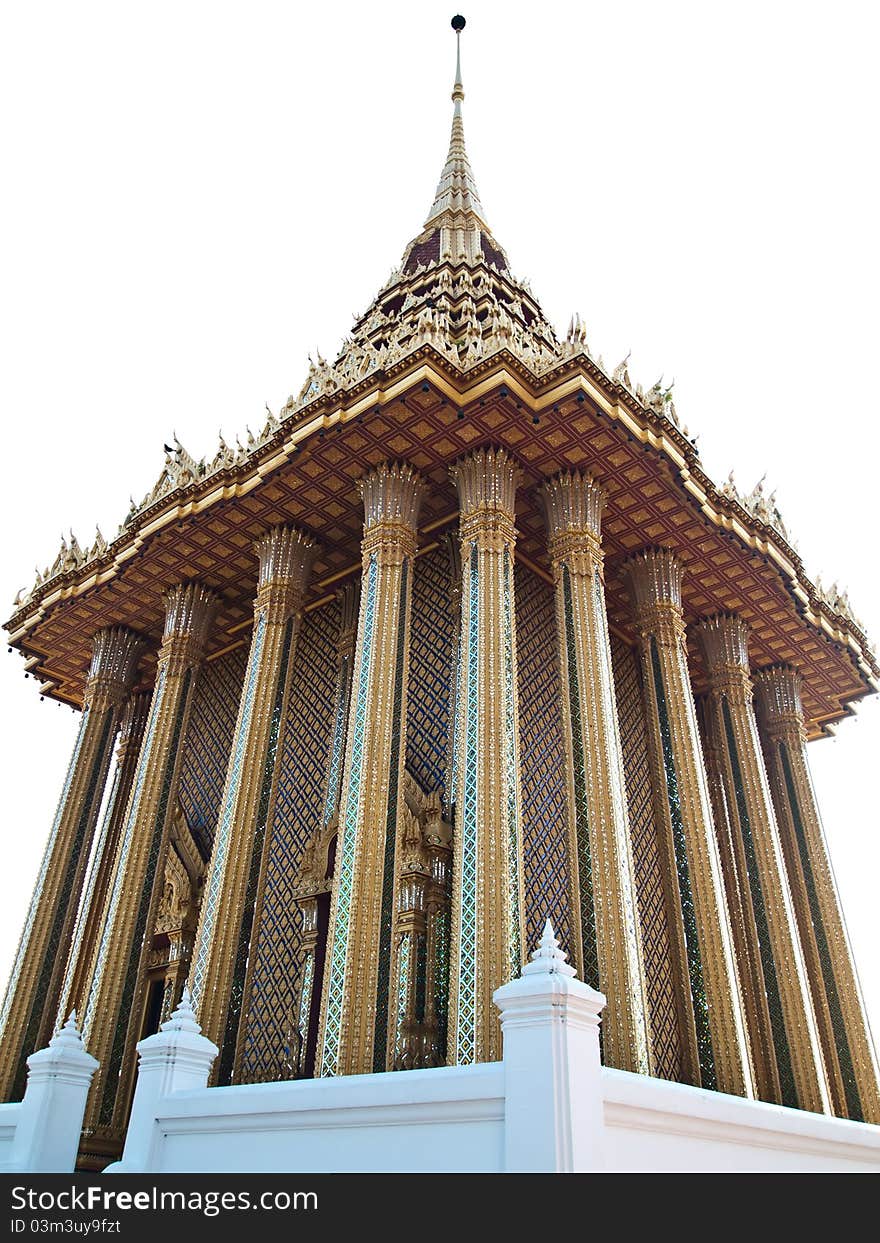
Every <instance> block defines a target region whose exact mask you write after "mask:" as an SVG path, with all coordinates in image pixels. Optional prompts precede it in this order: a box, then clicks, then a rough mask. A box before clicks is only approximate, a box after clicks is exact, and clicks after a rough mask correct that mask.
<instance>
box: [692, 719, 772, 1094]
mask: <svg viewBox="0 0 880 1243" xmlns="http://www.w3.org/2000/svg"><path fill="white" fill-rule="evenodd" d="M696 707H697V720H698V722H699V726H700V738H701V741H702V745H703V758H704V760H705V763H706V778H707V780H708V783H709V797H710V800H711V804H712V818H713V820H714V822H715V838H716V841H717V842H718V855H719V858H720V860H721V875H722V878H723V880H724V894H725V897H726V899H727V914H728V917H729V919H730V931H731V935H732V937H733V948H734V953H735V955H736V962H737V965H738V967H739V985H740V995H741V997H742V1002H743V1013H744V1018H745V1023H746V1034H747V1036H748V1041H749V1054H750V1056H751V1059H752V1068H753V1071H754V1077H755V1095H756V1096H757V1097H758V1099H759V1100H762V1101H779V1100H781V1099H782V1098H781V1094H780V1087H779V1076H778V1074H777V1070H776V1054H775V1052H774V1049H773V1029H772V1027H771V1024H770V1008H769V1006H768V1004H767V993H766V990H765V988H764V975H763V972H762V970H761V954H760V946H759V945H758V936H757V929H756V926H755V921H754V917H753V914H752V900H751V894H750V892H749V886H748V880H747V879H745V876H746V871H745V867H746V864H745V859H744V857H743V844H742V838H741V836H740V835H739V833H737V832H736V831H735V828H734V824H733V822H732V819H731V812H730V808H729V805H728V801H727V793H728V785H727V780H726V772H725V766H724V744H723V741H722V739H721V737H720V736H719V728H718V726H719V719H718V714H717V712H715V711H713V710H712V707H711V705H710V704H709V702H708V700H707V697H706V696H705V695H702V696H700V698H699V699H698V700H697V705H696Z"/></svg>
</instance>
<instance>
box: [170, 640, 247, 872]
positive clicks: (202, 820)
mask: <svg viewBox="0 0 880 1243" xmlns="http://www.w3.org/2000/svg"><path fill="white" fill-rule="evenodd" d="M248 647H249V645H248V644H247V643H244V644H242V646H241V647H237V648H236V649H235V650H234V651H232V652H227V654H226V655H225V656H221V657H220V659H219V660H212V661H210V662H209V663H208V664H206V665H203V666H202V668H201V670H200V672H199V678H198V681H197V683H196V686H195V691H194V693H193V705H192V711H191V713H190V723H189V727H188V729H187V731H186V742H185V743H184V750H183V759H182V761H181V766H180V780H179V782H178V787H177V797H178V801H179V802H180V806H181V810H182V811H183V814H184V816H185V817H186V822H187V824H188V825H189V828H190V831H191V832H192V834H193V837H194V838H195V841H196V843H197V845H198V846H199V849H200V850H201V851H202V854H203V855H204V857H206V858H207V857H208V855H209V854H210V850H211V845H212V843H213V840H214V831H215V829H216V828H217V821H218V819H219V818H220V800H221V799H222V797H223V786H224V783H225V781H226V769H227V767H228V765H229V753H230V751H231V750H232V735H233V734H234V732H235V722H236V720H237V718H238V705H239V700H240V699H241V688H242V683H243V682H244V671H245V666H246V664H247V659H248Z"/></svg>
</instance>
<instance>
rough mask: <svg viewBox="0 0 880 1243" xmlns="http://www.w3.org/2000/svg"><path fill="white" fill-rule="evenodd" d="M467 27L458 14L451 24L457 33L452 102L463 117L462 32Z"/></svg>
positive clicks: (457, 112)
mask: <svg viewBox="0 0 880 1243" xmlns="http://www.w3.org/2000/svg"><path fill="white" fill-rule="evenodd" d="M465 25H466V23H465V20H464V18H463V17H462V16H461V14H460V13H456V15H455V17H453V19H452V22H451V26H452V29H453V30H454V31H455V85H454V86H453V88H452V102H453V103H454V104H455V113H456V116H461V101H462V100H463V99H464V87H463V86H462V83H461V32H462V31H463V30H464V28H465Z"/></svg>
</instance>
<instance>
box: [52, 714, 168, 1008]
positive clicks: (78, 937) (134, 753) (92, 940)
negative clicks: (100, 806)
mask: <svg viewBox="0 0 880 1243" xmlns="http://www.w3.org/2000/svg"><path fill="white" fill-rule="evenodd" d="M149 711H150V692H149V691H138V692H137V693H136V694H134V695H132V696H131V697H130V698H129V699H128V701H127V703H126V705H125V707H124V709H123V711H122V718H121V720H120V724H119V737H118V740H117V743H116V769H115V772H114V774H113V784H112V786H111V788H110V796H109V798H108V799H107V807H106V810H105V812H104V819H103V821H102V824H101V829H100V834H99V839H98V842H97V844H96V846H95V851H94V856H93V859H92V863H91V867H90V870H89V876H88V880H87V881H86V887H85V893H84V894H83V900H82V904H81V907H80V913H79V915H78V917H77V926H76V931H75V932H74V934H73V937H72V939H71V948H70V957H69V959H68V963H67V973H66V976H65V981H64V987H63V989H62V990H61V993H62V1001H61V1005H60V1006H59V1008H58V1021H59V1023H60V1022H63V1021H64V1019H65V1018H66V1016H67V1015H68V1014H69V1013H70V1011H71V1010H76V1012H77V1014H82V1012H83V1010H84V1009H85V1005H86V1002H87V1000H88V995H89V985H90V984H91V979H92V975H91V972H92V967H93V965H94V958H95V954H96V953H97V949H98V940H99V938H100V935H101V929H102V927H103V919H104V914H105V911H106V907H107V899H108V896H109V894H110V891H111V885H112V881H113V868H114V864H115V862H116V855H117V851H118V849H119V837H120V834H121V832H122V826H123V824H124V823H125V809H126V807H127V806H128V800H129V797H130V795H131V787H132V784H133V782H134V775H135V772H136V771H137V760H138V754H139V752H140V749H141V743H142V742H143V739H144V730H145V728H146V724H147V716H148V715H149Z"/></svg>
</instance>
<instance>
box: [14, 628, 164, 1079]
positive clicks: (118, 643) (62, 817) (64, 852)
mask: <svg viewBox="0 0 880 1243" xmlns="http://www.w3.org/2000/svg"><path fill="white" fill-rule="evenodd" d="M143 647H144V644H143V640H142V639H140V638H139V637H138V636H137V635H136V634H134V632H133V631H131V630H127V629H126V628H125V627H123V626H112V627H108V628H107V629H104V630H99V631H98V633H97V634H96V635H95V637H94V640H93V643H92V662H91V665H90V667H89V672H88V677H87V680H86V689H85V696H84V700H83V711H82V715H81V717H80V723H79V732H78V734H77V738H76V743H75V745H74V749H73V755H72V757H71V760H70V764H69V766H68V770H67V777H66V779H65V782H64V787H63V789H62V791H61V799H60V801H59V803H58V810H57V811H56V813H55V819H54V822H53V824H52V829H51V831H50V834H49V841H48V844H47V846H46V850H45V853H44V855H43V862H42V864H41V866H40V871H39V874H38V876H37V883H36V886H35V888H34V894H33V897H32V898H31V904H30V908H29V910H28V914H27V919H26V920H25V926H24V930H23V932H22V934H21V940H20V941H19V945H18V953H17V954H16V957H15V962H14V964H13V968H12V974H11V976H10V979H9V984H8V986H7V989H6V996H5V999H4V1002H3V1010H2V1013H0V1035H2V1046H0V1047H2V1053H0V1100H10V1099H20V1098H21V1096H22V1095H23V1093H24V1088H25V1083H26V1079H27V1066H26V1059H27V1058H28V1057H29V1056H30V1054H31V1053H33V1052H34V1050H35V1049H42V1048H43V1047H44V1046H45V1045H47V1044H48V1043H49V1039H50V1037H51V1035H52V1031H53V1028H54V1025H55V1020H56V1017H57V1014H58V1005H59V1002H60V994H61V988H62V984H63V978H64V967H65V964H66V961H67V951H68V948H69V946H70V940H71V936H72V934H73V929H74V924H75V921H76V914H77V909H78V906H79V899H80V894H81V892H82V884H83V876H84V873H85V869H86V864H87V862H88V858H89V852H90V849H91V844H92V835H93V833H94V830H95V824H96V822H97V818H98V812H99V810H100V806H101V799H102V797H103V793H104V786H105V783H106V780H107V769H108V767H109V764H110V757H111V755H112V752H113V739H114V736H115V734H116V727H117V724H118V721H119V713H120V710H121V708H122V705H123V704H124V703H125V700H126V699H127V697H128V694H129V691H130V690H131V686H132V684H133V682H134V679H135V675H136V672H137V665H138V661H139V660H140V657H141V653H142V651H143Z"/></svg>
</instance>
